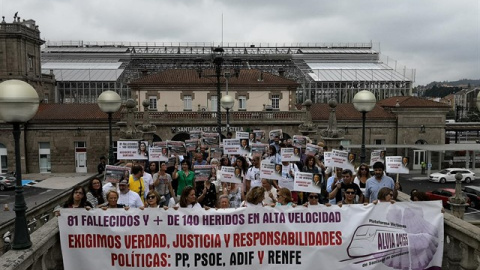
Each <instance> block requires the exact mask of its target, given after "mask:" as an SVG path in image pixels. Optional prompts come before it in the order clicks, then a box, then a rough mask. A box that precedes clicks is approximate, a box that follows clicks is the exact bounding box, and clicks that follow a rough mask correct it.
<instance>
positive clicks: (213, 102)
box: [210, 96, 218, 112]
mask: <svg viewBox="0 0 480 270" xmlns="http://www.w3.org/2000/svg"><path fill="white" fill-rule="evenodd" d="M217 100H218V99H217V96H210V103H211V106H210V111H211V112H216V111H217Z"/></svg>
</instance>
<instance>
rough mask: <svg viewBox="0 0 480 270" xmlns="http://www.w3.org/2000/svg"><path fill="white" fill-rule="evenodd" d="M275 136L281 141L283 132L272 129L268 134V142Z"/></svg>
mask: <svg viewBox="0 0 480 270" xmlns="http://www.w3.org/2000/svg"><path fill="white" fill-rule="evenodd" d="M276 136H278V138H280V139H283V131H282V130H281V129H273V130H270V132H269V133H268V139H269V140H270V141H273V140H274V139H275V137H276Z"/></svg>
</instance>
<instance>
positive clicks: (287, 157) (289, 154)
mask: <svg viewBox="0 0 480 270" xmlns="http://www.w3.org/2000/svg"><path fill="white" fill-rule="evenodd" d="M280 155H281V157H282V162H283V161H300V156H299V155H295V148H293V147H284V148H282V149H280Z"/></svg>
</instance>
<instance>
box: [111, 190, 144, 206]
mask: <svg viewBox="0 0 480 270" xmlns="http://www.w3.org/2000/svg"><path fill="white" fill-rule="evenodd" d="M117 203H118V204H123V205H125V206H128V207H132V208H139V207H140V206H143V202H142V199H140V195H138V193H136V192H133V191H131V190H129V191H128V192H127V193H125V194H123V193H121V192H120V194H119V197H118V200H117Z"/></svg>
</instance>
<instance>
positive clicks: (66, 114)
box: [32, 103, 122, 121]
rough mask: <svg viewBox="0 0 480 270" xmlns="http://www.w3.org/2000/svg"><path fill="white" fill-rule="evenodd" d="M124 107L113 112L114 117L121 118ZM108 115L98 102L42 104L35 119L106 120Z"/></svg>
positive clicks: (115, 118)
mask: <svg viewBox="0 0 480 270" xmlns="http://www.w3.org/2000/svg"><path fill="white" fill-rule="evenodd" d="M121 111H122V108H120V109H119V110H118V111H117V112H116V113H114V114H112V119H114V120H117V121H118V120H119V119H120V117H121ZM107 119H108V115H107V114H106V113H104V112H102V110H100V107H98V104H96V103H90V104H40V106H39V107H38V111H37V113H36V114H35V116H34V117H33V119H32V120H33V121H54V120H61V121H65V120H72V121H92V120H101V121H104V120H105V121H106V120H107Z"/></svg>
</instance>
